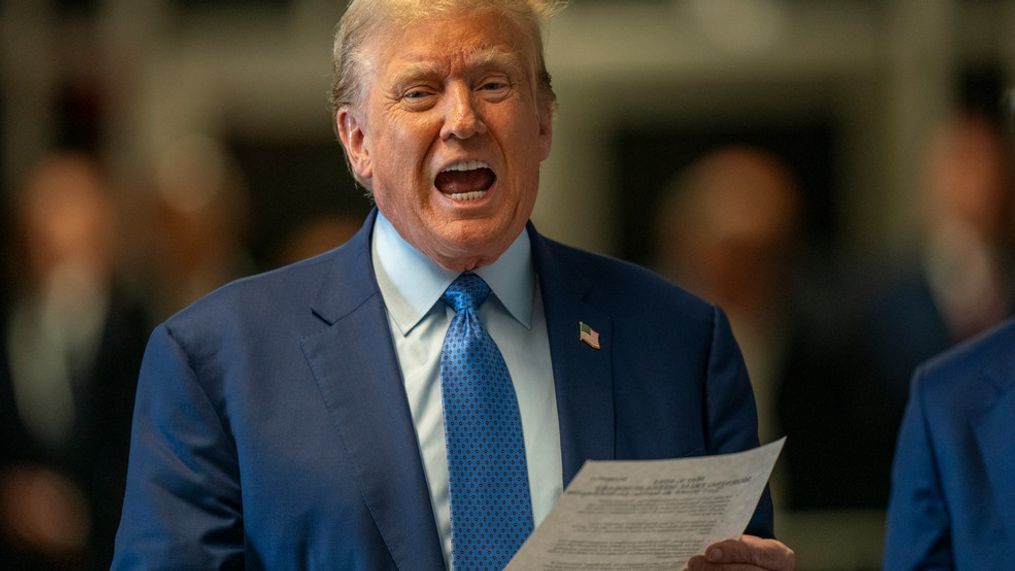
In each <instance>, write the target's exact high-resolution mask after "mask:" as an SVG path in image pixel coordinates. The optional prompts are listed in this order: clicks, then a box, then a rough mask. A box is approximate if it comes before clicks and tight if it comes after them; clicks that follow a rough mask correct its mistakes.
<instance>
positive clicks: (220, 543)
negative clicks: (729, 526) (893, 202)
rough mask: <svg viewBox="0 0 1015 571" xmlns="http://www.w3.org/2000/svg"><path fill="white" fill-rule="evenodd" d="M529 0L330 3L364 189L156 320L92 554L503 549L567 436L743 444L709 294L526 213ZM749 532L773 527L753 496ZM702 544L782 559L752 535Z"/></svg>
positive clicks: (547, 112) (609, 446) (394, 555)
mask: <svg viewBox="0 0 1015 571" xmlns="http://www.w3.org/2000/svg"><path fill="white" fill-rule="evenodd" d="M546 11H547V7H546V6H544V5H543V3H537V2H530V1H526V0H502V1H498V2H493V1H490V2H478V1H475V0H472V1H468V0H461V1H449V2H409V1H405V0H387V1H378V0H373V1H371V0H355V1H354V2H352V4H351V5H350V6H349V8H348V10H347V11H346V14H345V15H344V16H343V19H342V23H341V26H340V28H339V30H338V33H337V37H336V44H335V67H336V80H335V86H334V90H333V103H334V108H335V124H336V127H337V132H338V135H339V137H340V139H341V141H342V144H343V147H344V149H345V152H346V156H347V159H348V161H349V164H350V167H351V168H352V171H353V173H354V175H355V176H356V178H357V179H358V180H359V181H360V182H361V183H362V184H363V185H364V187H366V188H367V189H369V190H370V191H371V193H372V195H373V198H374V201H375V202H376V205H377V211H375V212H374V213H372V214H371V215H370V216H369V217H368V219H367V222H366V224H365V225H364V227H363V228H362V229H361V230H360V231H359V233H358V234H357V235H356V236H354V237H353V238H352V240H351V241H350V242H349V243H348V244H346V245H345V246H343V247H341V248H339V249H337V250H334V251H332V252H330V253H327V254H324V255H322V256H320V257H317V258H313V259H311V260H309V261H306V262H301V263H299V264H296V265H295V266H290V267H288V268H285V269H282V270H280V271H276V272H273V273H269V274H266V275H263V276H260V277H256V278H252V279H249V280H243V281H241V282H237V283H235V284H233V285H231V286H229V287H226V288H224V289H222V290H220V291H218V292H217V293H215V294H213V295H211V296H209V297H208V298H206V299H204V300H202V301H200V302H198V303H197V304H195V305H194V306H192V307H191V308H189V309H188V310H185V311H184V312H182V313H180V314H179V315H177V316H175V317H174V318H172V319H170V320H169V321H168V322H166V323H165V324H163V325H162V326H160V327H159V328H157V329H156V331H155V333H154V334H153V336H152V339H151V341H150V345H149V349H148V353H147V355H146V360H145V364H144V366H143V367H142V373H141V380H140V386H139V390H138V406H137V412H136V419H135V428H134V437H133V438H134V441H133V448H132V458H131V467H130V472H129V475H128V497H127V499H126V501H125V505H124V519H123V524H122V525H121V530H120V534H119V536H118V538H117V559H116V561H115V562H114V568H117V569H130V568H138V567H143V568H146V569H148V568H161V567H167V566H169V567H174V568H178V567H186V568H192V567H193V568H205V567H216V568H221V567H234V566H235V567H238V566H247V567H252V568H270V569H280V568H327V569H391V568H399V569H441V568H445V567H446V566H449V565H451V566H454V567H455V568H458V569H474V568H500V567H502V566H503V564H504V563H506V561H507V560H508V559H509V558H510V556H511V554H513V552H514V550H516V549H517V548H518V546H519V545H520V542H521V541H523V540H524V538H525V536H526V535H527V534H528V532H529V531H531V528H532V526H534V525H537V524H538V523H539V521H540V520H541V519H542V518H543V517H545V515H546V514H547V513H548V512H549V510H550V508H551V507H552V504H553V501H554V500H555V499H556V497H557V496H559V494H560V493H561V490H562V488H563V486H564V485H566V483H567V482H569V481H570V480H571V478H572V477H573V476H574V475H575V473H576V472H577V470H578V468H579V467H580V466H581V464H582V463H583V462H584V461H585V460H586V459H589V458H598V459H606V458H661V457H674V456H686V455H696V454H709V453H719V452H731V451H734V450H742V449H745V448H749V447H752V446H754V445H755V444H756V443H757V437H756V432H755V430H756V428H755V425H756V419H755V413H754V405H753V400H752V398H751V393H750V390H751V389H750V385H749V383H748V380H747V377H746V375H745V373H744V368H743V363H742V360H741V358H740V356H739V353H738V351H737V349H736V345H735V343H734V342H733V339H732V336H731V334H730V332H729V327H728V325H727V323H726V320H725V318H724V317H723V316H722V315H721V313H719V312H718V310H716V309H714V308H712V307H709V306H707V305H705V304H703V303H702V302H700V301H698V300H696V299H693V298H692V297H690V296H689V295H687V294H685V293H683V292H680V291H678V290H676V289H674V288H672V287H671V286H668V285H666V284H665V283H664V282H663V281H662V280H661V279H659V278H657V277H655V276H653V275H651V274H649V273H648V272H646V271H644V270H640V269H637V268H635V267H632V266H629V265H626V264H622V263H619V262H615V261H610V260H606V259H603V258H600V257H597V256H593V255H591V254H586V253H582V252H579V251H576V250H573V249H570V248H567V247H564V246H561V245H559V244H556V243H554V242H551V241H549V240H547V239H545V238H543V237H542V236H540V235H539V234H538V233H537V232H536V231H535V230H534V229H532V227H531V226H529V227H528V228H526V226H527V224H528V219H529V215H530V214H531V212H532V208H533V205H534V203H535V199H536V192H537V190H538V184H539V165H540V163H541V162H542V160H543V159H545V158H546V157H547V155H548V154H549V152H550V143H551V134H552V122H551V119H552V112H553V103H554V96H553V92H552V90H551V89H550V84H549V75H548V74H547V73H546V72H545V67H544V64H543V57H542V47H541V40H540V31H539V21H538V18H539V16H540V15H541V14H543V13H545V12H546ZM477 276H478V277H477ZM480 278H481V279H480ZM491 289H492V291H493V294H492V295H489V300H490V301H489V302H488V303H485V304H482V302H481V301H479V300H478V299H476V298H475V297H473V294H474V293H476V292H482V293H480V294H478V297H479V298H482V297H484V294H485V293H488V292H489V290H491ZM445 290H447V291H446V292H445ZM483 290H485V291H483ZM463 300H464V301H463ZM452 306H454V309H452V308H451V307H452ZM487 331H488V332H489V334H487V333H486V332H487ZM579 332H581V333H580V334H579ZM490 338H492V340H491V339H490ZM494 344H495V345H496V347H499V350H498V349H497V348H495V347H494ZM462 346H468V347H480V349H478V353H470V352H469V351H466V352H465V353H464V354H463V353H462V352H461V351H460V349H461V347H462ZM477 354H478V355H479V356H480V357H481V359H478V358H477V357H476V355H477ZM502 355H503V358H502V357H501V356H502ZM480 366H482V368H481V370H480ZM508 373H509V375H508ZM508 376H509V377H510V379H509V380H507V382H508V385H507V387H506V388H505V387H504V386H503V385H502V384H501V385H498V386H497V387H496V388H495V390H493V391H492V393H491V394H490V395H484V396H482V397H481V398H473V397H470V396H469V395H472V394H476V393H480V392H483V391H486V390H487V387H486V386H485V385H484V386H477V385H475V384H474V385H469V384H468V383H469V382H470V381H475V380H476V379H482V382H483V383H486V382H488V381H489V383H490V384H491V385H493V384H494V383H498V382H502V381H504V380H505V379H506V378H507V377H508ZM516 396H517V399H516ZM463 409H464V410H463ZM486 414H489V415H492V416H493V417H495V418H496V420H494V421H491V422H487V423H486V426H483V427H477V426H476V424H472V422H473V421H474V420H475V419H476V418H477V417H483V415H486ZM479 424H483V421H482V420H481V422H480V423H479ZM463 426H464V427H466V430H465V432H467V433H468V432H469V431H473V432H471V433H468V434H462V429H463ZM522 429H524V430H522ZM491 431H492V432H494V433H496V434H495V436H492V437H491V436H490V435H489V434H488V432H491ZM445 432H446V433H447V437H445ZM470 438H475V439H476V441H478V442H481V443H482V447H481V446H472V445H463V442H464V441H467V440H468V439H470ZM522 439H524V442H523V443H522V442H520V440H522ZM469 442H471V441H469ZM484 447H485V448H484ZM479 448H483V449H482V450H480V449H479ZM477 452H482V453H484V454H486V455H485V456H483V457H473V456H470V454H473V453H477ZM488 457H495V458H498V460H497V461H496V462H492V463H491V462H489V461H488ZM463 459H465V461H464V462H463ZM473 469H475V470H487V471H488V472H485V473H484V474H483V475H482V476H481V477H480V480H482V481H481V482H479V483H477V482H476V481H469V478H471V477H473V474H474V472H471V470H473ZM488 482H496V483H494V484H490V483H488ZM504 482H509V484H508V485H507V486H502V484H503V483H504ZM487 490H490V491H489V493H487ZM505 492H507V493H505ZM477 504H482V505H483V506H484V508H483V509H478V510H477V509H476V505H477ZM509 513H510V516H508V515H501V514H509ZM490 514H497V517H489V516H490ZM488 529H495V530H497V531H496V533H494V534H492V535H489V536H484V535H482V534H483V533H485V532H486V530H488ZM750 531H751V532H752V533H754V534H764V535H769V534H771V504H770V501H769V500H768V499H767V497H766V499H765V501H764V502H763V504H762V505H761V506H760V508H759V511H758V513H757V515H756V516H755V519H754V521H753V523H752V525H751V527H750ZM477 538H478V539H477ZM709 555H710V557H711V558H713V559H714V560H715V561H744V562H753V563H755V564H756V565H759V566H760V565H763V567H759V568H764V567H768V568H773V569H784V568H790V567H791V566H792V557H793V556H792V552H791V551H789V550H788V549H787V548H786V547H785V546H784V545H782V544H781V543H779V542H777V541H775V540H765V539H760V538H758V537H754V536H745V538H744V539H743V540H738V541H729V542H725V543H723V544H720V545H718V546H714V547H713V548H711V552H710V553H709ZM692 565H693V566H694V567H695V568H699V567H701V568H704V565H705V562H704V558H702V557H699V558H698V560H696V561H695V562H694V563H693V564H692ZM752 568H753V567H752Z"/></svg>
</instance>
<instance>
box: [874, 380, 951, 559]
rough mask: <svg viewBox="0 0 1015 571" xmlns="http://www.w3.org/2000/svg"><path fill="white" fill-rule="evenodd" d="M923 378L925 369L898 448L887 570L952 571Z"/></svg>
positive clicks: (914, 388)
mask: <svg viewBox="0 0 1015 571" xmlns="http://www.w3.org/2000/svg"><path fill="white" fill-rule="evenodd" d="M921 379H922V370H921V371H917V373H916V375H915V377H914V379H913V383H912V387H911V389H910V397H909V404H908V405H907V408H906V414H905V416H904V418H903V420H902V428H901V429H900V431H899V438H898V442H897V444H896V450H895V462H894V464H893V467H892V492H891V499H890V500H889V504H888V521H887V533H886V538H885V559H884V568H885V569H899V570H906V569H951V568H952V567H953V562H952V553H951V542H950V541H951V540H950V537H951V524H950V519H949V517H948V511H947V507H946V505H945V501H944V496H943V494H942V491H941V483H940V480H939V479H938V472H937V463H936V461H935V459H934V451H933V448H932V446H933V445H932V442H931V437H930V433H929V430H928V428H929V426H928V422H927V410H926V403H925V402H924V399H925V398H926V397H925V395H924V394H923V393H922V392H921V390H920V389H921V386H922V382H923V381H922V380H921Z"/></svg>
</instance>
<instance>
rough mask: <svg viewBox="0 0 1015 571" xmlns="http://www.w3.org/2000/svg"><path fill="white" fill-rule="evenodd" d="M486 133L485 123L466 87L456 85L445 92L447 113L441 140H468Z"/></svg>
mask: <svg viewBox="0 0 1015 571" xmlns="http://www.w3.org/2000/svg"><path fill="white" fill-rule="evenodd" d="M483 133H486V123H484V122H483V118H482V116H481V114H480V111H479V109H477V108H476V104H475V100H474V99H473V93H472V90H471V89H470V88H469V86H468V85H465V84H456V85H452V86H450V87H449V88H448V90H447V111H446V113H445V116H444V125H443V126H442V127H441V139H444V140H448V139H450V138H452V137H454V138H456V139H468V138H469V137H472V136H474V135H482V134H483Z"/></svg>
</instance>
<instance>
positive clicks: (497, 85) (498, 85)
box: [479, 81, 511, 91]
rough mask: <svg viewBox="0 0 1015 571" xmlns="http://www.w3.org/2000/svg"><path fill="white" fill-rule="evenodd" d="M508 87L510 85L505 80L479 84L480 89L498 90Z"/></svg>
mask: <svg viewBox="0 0 1015 571" xmlns="http://www.w3.org/2000/svg"><path fill="white" fill-rule="evenodd" d="M509 87H511V84H510V83H508V82H506V81H487V82H486V83H484V84H483V85H481V86H479V89H480V90H481V91H500V90H503V89H507V88H509Z"/></svg>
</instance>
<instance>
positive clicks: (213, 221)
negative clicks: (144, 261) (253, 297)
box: [148, 135, 254, 318]
mask: <svg viewBox="0 0 1015 571" xmlns="http://www.w3.org/2000/svg"><path fill="white" fill-rule="evenodd" d="M155 175H156V176H155V190H156V192H155V198H154V208H153V210H154V224H153V227H154V229H155V231H154V232H152V237H153V239H154V243H153V244H152V245H151V251H152V255H151V256H150V257H149V260H148V261H149V264H150V266H151V267H150V274H151V277H152V278H153V279H154V280H155V287H154V288H153V290H154V291H153V295H154V299H153V300H152V304H153V306H154V308H155V312H156V315H157V317H158V318H165V317H168V316H169V315H172V314H173V313H175V312H177V311H179V310H180V309H183V308H184V307H186V306H187V305H189V304H190V303H191V302H193V301H195V300H196V299H197V298H199V297H201V296H202V295H204V294H206V293H208V292H210V291H212V290H213V289H215V288H217V287H219V286H221V285H224V284H225V283H226V282H228V281H230V280H233V279H236V278H238V277H240V276H244V275H247V274H250V273H253V271H254V264H253V262H252V260H251V258H250V256H249V254H248V252H247V250H246V248H245V240H246V235H247V230H248V225H249V216H250V203H249V197H248V196H247V190H246V187H245V184H244V182H243V177H242V175H241V174H240V171H239V169H238V168H237V167H236V166H235V165H234V164H233V162H232V160H231V158H230V157H229V156H228V155H227V153H226V152H225V150H224V149H223V148H222V146H221V144H220V143H219V142H218V141H216V140H214V139H212V138H210V137H207V136H204V135H191V136H188V137H184V138H182V139H180V140H178V141H176V142H175V143H174V144H172V145H171V146H170V147H169V148H168V149H167V150H166V151H165V152H164V153H163V154H162V156H161V157H160V158H159V159H158V163H157V167H156V173H155Z"/></svg>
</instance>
